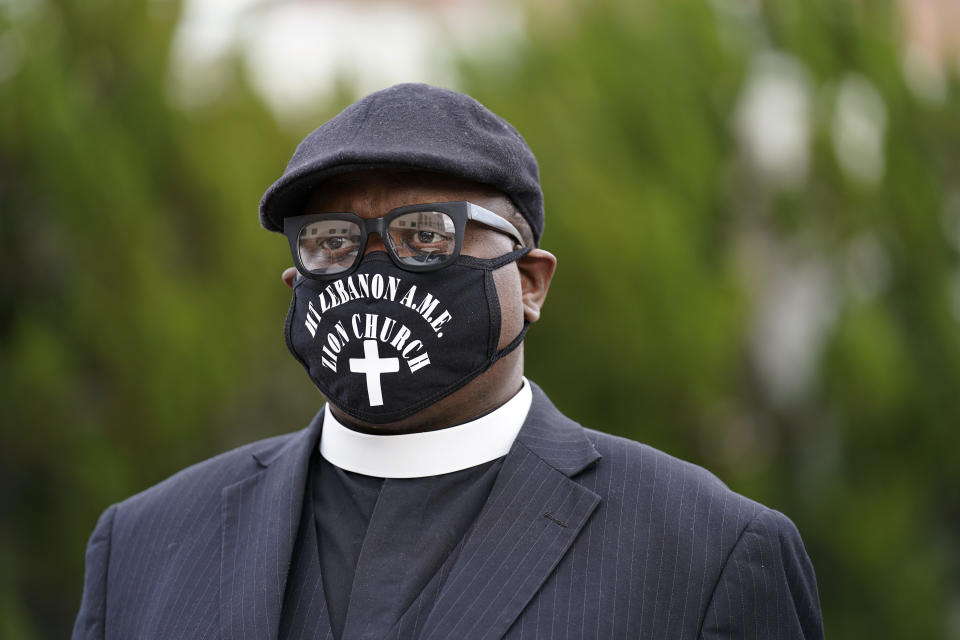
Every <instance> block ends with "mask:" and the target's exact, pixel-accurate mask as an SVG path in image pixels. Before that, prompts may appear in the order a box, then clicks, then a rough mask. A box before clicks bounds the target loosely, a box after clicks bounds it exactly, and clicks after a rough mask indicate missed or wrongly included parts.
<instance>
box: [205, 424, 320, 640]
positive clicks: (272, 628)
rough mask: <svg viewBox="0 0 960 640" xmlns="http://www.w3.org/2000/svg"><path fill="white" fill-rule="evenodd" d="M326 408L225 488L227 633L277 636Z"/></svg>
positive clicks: (223, 618) (223, 615) (223, 606)
mask: <svg viewBox="0 0 960 640" xmlns="http://www.w3.org/2000/svg"><path fill="white" fill-rule="evenodd" d="M322 423H323V412H320V413H319V414H318V415H317V416H316V417H315V418H314V420H313V422H311V424H310V426H308V427H307V428H306V429H304V430H302V431H300V432H299V433H297V434H295V435H294V436H293V437H292V438H291V439H290V440H289V441H288V442H287V443H286V444H285V445H282V446H280V447H277V446H276V445H274V446H273V447H267V448H266V449H265V450H262V451H258V452H254V453H253V454H252V455H253V457H254V458H255V459H256V461H257V463H258V464H259V465H260V466H261V467H262V469H261V470H260V471H259V472H258V473H256V474H254V475H252V476H250V477H248V478H246V479H244V480H241V481H240V482H237V483H236V484H233V485H230V486H227V487H225V488H224V489H223V543H222V546H221V554H222V555H221V558H220V627H221V635H222V636H223V637H224V638H247V637H250V638H253V637H256V638H271V639H273V638H276V637H277V633H278V629H279V624H280V612H281V608H282V604H283V595H284V589H285V586H286V581H287V574H288V571H289V567H290V559H291V554H292V553H293V546H294V541H295V540H296V537H297V528H298V524H299V522H300V515H301V510H302V507H303V496H304V489H305V486H306V483H307V472H308V469H309V462H310V454H311V453H312V452H313V449H314V447H316V445H317V441H318V439H319V437H320V425H322Z"/></svg>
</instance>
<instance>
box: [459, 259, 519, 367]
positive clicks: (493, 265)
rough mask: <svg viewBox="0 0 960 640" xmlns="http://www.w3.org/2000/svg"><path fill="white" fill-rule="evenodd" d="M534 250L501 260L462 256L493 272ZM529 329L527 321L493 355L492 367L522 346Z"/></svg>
mask: <svg viewBox="0 0 960 640" xmlns="http://www.w3.org/2000/svg"><path fill="white" fill-rule="evenodd" d="M532 250H533V249H532V248H531V247H521V248H520V249H516V250H514V251H511V252H510V253H505V254H503V255H502V256H500V257H499V258H491V259H481V258H472V256H461V259H463V258H472V259H473V260H477V261H478V262H479V261H481V260H482V262H483V264H478V265H477V266H479V267H481V268H484V269H488V270H490V271H493V270H494V269H499V268H500V267H502V266H504V265H507V264H510V263H511V262H516V261H517V260H519V259H520V258H522V257H523V256H525V255H527V254H528V253H530V252H531V251H532ZM492 284H493V282H492V279H491V286H492ZM529 328H530V321H529V320H526V319H525V320H524V321H523V328H522V329H520V333H519V334H517V337H516V338H514V339H513V340H511V341H510V344H508V345H507V346H505V347H504V348H503V349H501V350H500V351H497V352H496V353H495V354H493V357H492V358H491V359H490V364H491V365H492V364H493V363H494V362H496V361H497V360H499V359H500V358H502V357H504V356H506V355H509V354H510V352H511V351H513V350H514V349H516V348H517V347H519V346H520V344H521V343H522V342H523V339H524V337H526V335H527V329H529ZM497 333H498V334H499V333H500V332H499V330H498V331H497Z"/></svg>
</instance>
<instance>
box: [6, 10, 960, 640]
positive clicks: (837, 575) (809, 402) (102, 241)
mask: <svg viewBox="0 0 960 640" xmlns="http://www.w3.org/2000/svg"><path fill="white" fill-rule="evenodd" d="M751 6H754V5H751V4H750V3H731V2H722V1H720V0H717V1H716V2H713V3H708V2H705V1H693V2H686V3H677V2H665V1H654V0H648V1H647V2H643V3H636V2H626V1H623V2H620V1H618V0H604V1H594V2H583V3H580V4H576V3H574V4H571V9H570V10H569V11H557V10H556V9H555V8H554V9H551V10H548V7H547V5H541V6H540V7H539V8H536V7H534V8H532V9H530V11H529V14H528V30H529V34H530V39H529V41H528V42H526V43H523V45H522V46H521V47H520V49H519V50H518V51H517V52H516V53H515V55H513V56H511V57H510V59H509V60H504V59H503V56H494V57H492V58H491V59H490V60H482V59H481V60H467V61H464V63H463V66H462V69H461V71H462V73H461V77H462V86H461V88H462V89H465V90H467V91H468V92H470V93H472V94H473V95H475V96H477V97H478V98H479V99H480V100H481V101H482V102H484V103H485V104H487V105H488V106H490V107H491V108H492V109H494V110H495V111H497V112H498V113H500V114H502V115H503V116H505V117H507V118H508V119H509V120H510V121H511V122H513V123H514V124H515V125H516V126H517V128H518V129H519V130H520V131H521V132H522V133H523V134H524V135H525V137H526V138H527V140H528V142H529V143H530V144H531V146H532V147H533V149H534V151H535V152H536V153H537V156H538V158H539V160H540V163H541V172H542V178H543V185H544V191H545V194H546V201H547V211H548V215H547V230H546V234H545V236H544V242H543V244H544V246H545V247H546V248H548V249H549V250H551V251H553V252H554V253H556V254H557V255H558V257H559V259H560V267H559V270H558V273H557V277H556V279H555V281H554V285H553V288H552V291H551V294H550V299H549V302H548V305H547V307H546V308H545V313H544V317H543V319H542V321H541V322H540V323H538V325H537V326H536V327H534V328H533V329H532V330H531V332H530V335H529V338H528V340H527V348H526V351H527V370H528V375H529V376H530V377H531V378H533V379H535V380H537V381H538V382H539V383H540V384H541V385H542V386H543V387H544V388H545V389H546V390H547V391H548V392H549V393H550V394H551V396H552V397H553V398H554V399H555V400H556V401H557V402H558V404H559V405H560V407H561V408H562V409H563V410H564V411H565V412H567V413H568V414H569V415H571V416H572V417H574V418H576V419H578V420H579V421H581V422H583V423H584V424H586V425H588V426H591V427H594V428H599V429H604V430H608V431H611V432H615V433H620V434H624V435H627V436H629V437H632V438H635V439H638V440H642V441H645V442H648V443H650V444H652V445H654V446H657V447H660V448H663V449H665V450H667V451H669V452H671V453H674V454H675V455H678V456H681V457H684V458H687V459H690V460H692V461H694V462H698V463H700V464H703V465H705V466H707V467H708V468H710V469H711V470H713V471H714V472H716V473H717V474H718V475H720V476H721V478H722V479H724V480H725V481H726V482H727V483H728V484H730V485H731V486H732V487H733V488H734V489H736V490H738V491H741V492H744V493H747V494H748V495H750V496H751V497H754V498H756V499H758V500H761V501H763V502H765V503H767V504H769V505H771V506H773V507H775V508H778V509H780V510H782V511H784V512H786V513H787V514H788V515H790V516H791V518H793V519H794V520H795V521H796V522H797V524H798V526H799V528H800V530H801V532H802V533H803V535H804V539H805V541H806V544H807V547H808V550H809V551H810V554H811V556H812V557H813V560H814V563H815V566H816V569H817V574H818V578H819V582H820V589H821V598H822V601H823V609H824V615H825V618H826V623H827V631H828V633H829V634H830V635H831V636H832V637H841V638H883V637H903V638H907V637H911V638H912V637H922V638H941V637H960V629H958V627H960V623H958V622H957V616H956V614H951V613H950V612H951V611H956V608H957V606H958V596H960V554H958V548H960V547H958V538H960V535H958V533H960V504H958V501H957V499H956V493H957V488H958V486H960V483H958V475H960V465H958V464H957V451H958V449H960V446H958V445H960V442H958V440H960V438H958V436H957V435H956V434H957V429H956V427H957V424H958V423H960V420H958V418H960V410H958V408H957V402H956V390H957V389H958V388H960V344H958V336H960V334H958V329H960V325H958V304H960V302H958V301H960V293H958V292H960V276H958V273H960V271H958V266H960V265H958V260H957V250H958V246H960V244H958V242H957V240H958V237H960V236H958V234H960V212H958V211H957V207H958V206H960V205H958V203H960V196H958V194H960V175H958V173H960V144H958V143H960V124H958V120H957V118H956V113H957V112H958V111H957V107H958V102H960V100H958V92H957V86H956V79H955V76H953V75H951V76H949V77H948V78H947V86H946V91H945V93H944V94H943V96H942V98H941V99H939V100H933V101H931V100H929V99H928V100H926V101H925V100H923V99H920V98H918V97H916V95H915V94H914V93H913V92H911V91H910V90H909V88H908V86H907V84H906V82H905V80H904V76H903V74H902V72H901V63H900V60H901V44H900V40H899V34H898V30H899V28H900V26H899V23H898V20H897V18H896V15H895V14H894V13H893V12H892V8H891V7H889V6H886V5H885V4H882V3H870V4H869V6H868V5H867V4H866V3H844V4H838V3H834V2H827V1H826V0H815V1H812V2H811V1H801V0H789V1H787V2H778V3H768V4H766V5H757V7H758V8H757V9H756V10H755V11H752V10H750V9H749V7H751ZM176 20H177V10H176V7H175V6H172V5H170V4H164V3H157V2H147V1H140V2H135V1H133V0H125V1H124V2H99V3H88V2H83V3H82V2H79V1H77V0H71V1H67V0H61V1H59V2H33V3H26V2H12V3H10V2H8V3H6V6H4V7H2V8H0V35H2V37H3V38H5V39H6V40H4V42H5V47H6V49H5V50H6V51H18V52H19V57H18V59H17V58H16V57H15V58H14V59H13V63H11V64H14V63H16V64H17V65H18V66H17V67H16V68H15V69H14V70H13V71H12V72H9V73H8V74H7V75H6V78H5V79H4V80H0V208H2V215H0V225H2V226H0V242H2V245H0V266H2V276H0V277H2V288H0V296H2V298H0V300H2V304H0V361H2V363H3V366H2V371H0V375H2V379H0V382H2V384H0V403H2V406H3V407H4V408H5V420H4V430H3V443H2V445H3V446H2V447H0V481H2V486H3V492H2V495H3V511H4V517H3V521H2V524H0V550H2V551H0V567H2V570H0V636H2V637H4V638H34V637H56V636H64V635H66V634H67V629H69V627H70V625H71V623H72V617H73V615H74V613H75V610H76V606H77V604H78V602H79V593H80V588H81V581H82V571H83V567H82V564H83V559H82V550H83V546H84V543H85V540H86V537H87V536H88V535H89V532H90V531H91V529H92V527H93V524H94V523H95V521H96V517H97V515H98V514H99V512H100V511H102V510H103V509H104V508H105V507H106V506H107V505H108V504H110V503H111V502H113V501H116V500H119V499H122V498H124V497H126V496H128V495H130V494H131V493H134V492H136V491H139V490H141V489H143V488H145V487H147V486H149V485H150V484H152V483H154V482H156V481H158V480H160V479H162V478H163V477H165V476H166V475H169V474H170V473H173V472H174V471H176V470H177V469H179V468H182V467H183V466H185V465H187V464H190V463H192V462H195V461H197V460H200V459H202V458H204V457H207V456H209V455H212V454H214V453H216V452H218V451H222V450H224V449H226V448H229V447H231V446H234V445H237V444H241V443H243V442H247V441H250V440H253V439H256V438H259V437H265V436H269V435H273V434H277V433H282V432H286V431H290V430H293V429H296V428H298V427H299V426H301V425H302V424H303V423H305V422H306V420H308V419H309V417H310V416H311V415H312V412H313V411H314V410H315V409H316V408H317V406H318V405H319V403H320V402H321V398H319V396H317V394H316V392H315V390H314V388H313V387H312V385H311V384H310V383H309V381H308V380H307V379H306V377H305V376H303V375H302V373H301V371H300V370H299V365H297V364H296V363H295V362H293V360H292V359H291V358H289V357H288V356H287V354H286V350H285V348H284V346H283V342H282V333H281V322H282V319H283V317H284V314H285V313H286V306H287V302H288V299H289V298H288V293H287V292H286V290H285V289H284V288H283V287H282V285H280V283H279V279H278V274H279V271H280V269H281V268H282V267H283V266H285V265H286V264H287V262H288V258H287V256H286V248H285V243H284V242H283V241H282V240H281V239H280V238H278V237H276V236H270V235H269V234H266V233H265V232H263V231H262V230H261V229H260V228H259V226H258V224H257V219H256V204H257V201H258V199H259V196H260V194H261V193H262V191H263V189H264V188H265V187H266V186H267V185H268V184H269V183H270V182H271V181H272V180H273V178H274V177H275V176H276V175H278V173H279V171H280V170H281V169H282V167H283V165H284V164H285V161H286V159H287V157H288V156H289V153H290V152H291V150H292V149H293V146H294V145H295V143H296V141H297V140H298V139H299V137H300V135H301V134H303V133H306V131H307V130H308V127H307V126H306V125H305V127H304V128H303V130H302V131H298V132H295V133H294V134H291V133H290V132H289V131H287V130H284V129H281V128H279V127H278V126H277V125H276V124H275V123H274V121H273V119H272V117H271V115H270V114H269V113H268V112H267V111H266V110H265V109H264V107H263V106H262V104H261V103H260V101H259V100H258V99H257V97H256V96H255V94H254V93H253V92H252V91H251V89H250V88H249V87H248V86H247V84H246V82H245V79H244V76H243V73H242V69H241V67H240V66H239V65H238V66H237V67H236V68H235V69H234V70H233V76H232V78H231V82H228V83H226V85H225V86H226V87H227V88H226V89H225V90H224V91H223V92H222V94H221V95H220V96H219V97H218V98H217V99H216V100H214V101H212V102H209V103H207V104H205V105H203V106H199V107H198V106H194V107H192V108H190V109H185V108H181V107H178V106H176V105H175V104H173V103H172V102H171V101H170V99H169V98H168V92H167V89H168V79H169V69H168V65H169V46H170V39H171V34H172V31H173V28H174V26H175V24H176ZM11 43H12V44H11ZM770 60H773V61H774V64H773V67H772V68H773V69H774V71H776V70H777V69H781V70H783V71H784V73H786V74H787V76H789V77H787V78H786V79H787V80H790V78H793V80H794V81H795V84H797V83H798V84H797V87H799V89H801V90H803V91H804V92H805V93H804V94H803V95H805V96H806V98H805V99H806V100H807V101H808V107H809V114H808V115H809V125H810V144H809V151H808V159H807V161H806V162H805V164H804V166H805V169H804V170H802V171H800V174H798V175H799V177H796V178H795V179H792V180H783V179H781V178H778V177H777V174H776V173H775V172H771V171H770V170H769V169H770V168H769V167H765V166H763V163H758V162H757V161H756V159H755V158H754V159H751V157H750V154H749V153H748V149H746V148H745V143H744V141H743V139H742V136H741V135H738V133H737V132H738V131H739V129H738V125H737V123H738V122H740V120H738V117H741V116H738V114H742V113H743V104H744V99H745V98H744V96H745V95H746V94H747V90H748V88H749V87H750V86H752V85H751V82H752V80H753V79H754V78H755V74H756V73H757V69H758V68H759V69H763V68H764V65H765V64H766V65H767V67H769V66H770V65H769V64H768V63H769V61H770ZM764 61H767V62H764ZM777 65H780V66H777ZM790 74H793V75H792V76H790ZM851 78H852V79H853V80H851ZM850 86H852V87H854V88H855V89H856V87H867V89H862V90H860V94H863V93H864V92H866V94H867V95H874V94H875V95H877V96H879V97H880V99H881V100H882V108H883V114H884V122H885V127H884V136H883V138H882V140H883V147H882V157H883V167H882V179H879V180H877V181H876V182H870V180H866V181H864V179H863V178H862V175H861V177H860V178H858V177H857V175H858V174H857V173H856V170H854V173H853V174H851V169H850V168H849V167H848V166H847V165H844V164H843V162H842V161H838V156H837V152H836V151H835V148H836V146H837V136H838V135H840V133H838V131H837V128H836V125H835V122H836V117H837V109H838V108H839V107H838V104H839V101H840V97H839V96H840V95H841V94H842V92H843V90H844V89H843V88H844V87H850ZM871 92H872V93H871ZM860 94H858V95H860ZM349 101H350V98H349V97H343V98H337V99H334V100H331V104H328V105H320V106H318V109H317V110H316V113H314V114H311V119H310V120H311V122H310V125H311V126H315V125H316V124H318V123H319V122H321V121H323V120H324V119H325V118H327V117H329V116H330V115H332V114H333V113H335V112H336V110H338V109H339V108H342V106H344V105H345V104H346V103H347V102H349ZM790 115H791V114H790V113H786V112H785V113H784V114H783V117H784V120H785V122H786V120H788V119H789V117H790ZM786 124H789V122H786ZM748 125H749V122H748ZM791 305H792V306H791ZM804 318H806V320H803V319H804ZM801 320H803V322H806V323H807V325H800V333H801V337H802V336H803V335H806V336H807V337H808V339H807V340H806V341H801V342H800V343H799V344H800V350H799V351H797V352H796V356H795V358H794V359H791V357H787V358H786V360H784V356H783V353H786V354H787V356H791V354H792V353H794V352H791V351H790V350H789V349H790V344H791V343H790V340H791V339H792V338H791V336H793V335H794V334H792V333H791V332H790V331H789V328H790V327H791V326H793V325H792V324H791V323H794V322H800V321H801ZM811 323H812V324H811ZM804 327H807V328H806V329H805V330H806V331H807V333H806V334H804V333H803V330H804V329H803V328H804ZM810 327H812V329H811V328H810ZM810 336H813V338H810ZM778 341H782V342H783V344H779V343H778ZM779 348H782V349H786V351H777V349H779ZM771 353H773V356H771V355H770V354H771ZM777 353H780V354H781V355H780V356H777V355H776V354H777ZM771 357H774V358H776V357H779V358H780V360H779V362H781V365H780V366H781V367H782V366H783V365H782V363H783V362H784V361H785V362H786V363H787V365H786V369H785V373H784V372H783V371H781V372H780V373H777V370H774V371H773V372H771V369H770V364H769V363H770V358H771ZM794 363H795V364H794ZM804 363H806V364H804ZM804 367H806V368H804ZM807 369H809V371H807ZM794 370H795V371H794ZM805 372H807V373H806V374H805ZM784 376H785V377H784ZM780 378H783V380H786V381H787V382H788V383H789V382H790V380H793V381H794V382H793V383H790V384H793V385H794V386H793V387H790V386H789V385H788V386H787V387H786V388H785V387H784V386H783V385H784V384H785V383H784V382H783V380H781V379H780ZM798 380H799V382H796V381H798ZM784 389H786V391H785V390H784Z"/></svg>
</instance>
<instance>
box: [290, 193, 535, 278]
mask: <svg viewBox="0 0 960 640" xmlns="http://www.w3.org/2000/svg"><path fill="white" fill-rule="evenodd" d="M418 211H434V212H438V213H443V214H446V215H448V216H449V217H450V219H451V220H453V226H454V233H455V239H456V243H455V245H454V248H453V253H451V254H450V256H449V257H448V258H447V260H445V261H444V262H442V263H440V264H422V265H416V264H406V263H404V262H401V260H400V258H399V257H398V256H397V255H396V249H395V248H394V247H393V244H392V242H391V240H390V239H389V236H390V234H389V232H387V229H389V226H390V222H391V221H392V220H393V219H394V218H397V217H399V216H402V215H404V214H408V213H415V212H418ZM322 220H346V221H347V222H352V223H354V224H356V225H357V226H358V227H359V228H360V231H361V232H362V234H363V239H362V240H361V242H360V248H359V249H358V250H357V256H356V258H354V260H353V264H352V265H350V266H349V267H347V268H346V269H344V270H343V271H338V272H336V273H315V272H313V271H310V270H308V269H306V268H305V267H304V265H303V262H302V261H301V260H300V247H299V243H300V233H301V232H302V231H303V229H304V228H305V227H306V226H307V225H309V224H311V223H313V222H319V221H322ZM470 221H473V222H476V223H479V224H482V225H483V226H485V227H489V228H491V229H494V230H495V231H500V232H502V233H504V234H506V235H509V236H512V237H513V239H514V240H516V242H517V244H518V245H520V246H521V247H523V246H524V242H523V237H522V236H521V235H520V232H519V231H518V230H517V228H516V227H515V226H514V225H513V224H512V223H511V222H510V221H509V220H507V219H506V218H504V217H503V216H501V215H500V214H497V213H494V212H493V211H490V210H489V209H486V208H484V207H481V206H480V205H478V204H474V203H472V202H468V201H466V200H457V201H451V202H430V203H423V204H410V205H405V206H403V207H397V208H396V209H391V210H390V211H388V212H387V213H385V214H383V215H382V216H380V217H379V218H361V217H360V216H358V215H357V214H355V213H349V212H346V211H343V212H331V213H306V214H303V215H299V216H288V217H286V218H284V219H283V235H285V236H287V241H288V242H289V244H290V254H291V255H292V256H293V262H294V265H296V267H297V271H299V272H300V274H301V275H303V276H305V277H307V278H310V279H312V280H336V279H337V278H341V277H343V276H345V275H349V274H350V273H353V271H355V270H356V268H357V266H358V265H359V264H360V262H361V261H362V260H363V255H364V251H365V250H366V248H367V240H368V239H369V238H370V234H371V233H372V232H376V233H377V235H379V236H380V241H381V242H382V243H383V246H384V247H385V248H386V250H387V255H388V256H390V260H391V261H392V262H393V263H394V264H395V265H397V267H398V268H400V269H403V270H404V271H412V272H423V271H437V270H439V269H443V268H444V267H446V266H448V265H450V264H453V262H454V261H455V260H456V259H457V258H458V257H460V250H461V248H462V247H463V236H464V233H465V231H466V228H467V222H470Z"/></svg>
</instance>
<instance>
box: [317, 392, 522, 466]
mask: <svg viewBox="0 0 960 640" xmlns="http://www.w3.org/2000/svg"><path fill="white" fill-rule="evenodd" d="M532 401H533V393H532V392H531V391H530V383H528V382H527V379H526V378H524V379H523V387H521V389H520V391H519V392H518V393H517V394H516V395H515V396H513V397H512V398H511V399H510V400H508V401H507V402H506V403H505V404H503V405H502V406H501V407H499V408H498V409H496V410H495V411H492V412H490V413H488V414H487V415H485V416H482V417H480V418H477V419H476V420H472V421H470V422H467V423H464V424H460V425H457V426H455V427H448V428H446V429H439V430H437V431H425V432H423V433H404V434H399V435H373V434H370V433H360V432H359V431H354V430H352V429H348V428H347V427H345V426H343V425H342V424H340V422H339V421H338V420H337V419H336V418H335V417H334V416H333V412H332V411H330V407H327V410H326V411H324V413H323V432H322V433H321V434H320V454H321V455H322V456H323V457H324V458H326V460H327V461H328V462H330V463H331V464H334V465H336V466H338V467H340V468H341V469H346V470H347V471H353V472H355V473H361V474H363V475H365V476H374V477H377V478H424V477H426V476H438V475H441V474H444V473H453V472H454V471H460V470H462V469H468V468H470V467H475V466H477V465H478V464H483V463H484V462H490V461H491V460H496V459H497V458H499V457H501V456H505V455H507V452H508V451H510V447H511V446H512V445H513V441H514V439H516V437H517V433H519V432H520V427H521V426H522V425H523V421H524V420H526V418H527V412H528V411H530V403H531V402H532Z"/></svg>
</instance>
